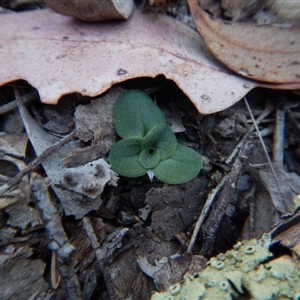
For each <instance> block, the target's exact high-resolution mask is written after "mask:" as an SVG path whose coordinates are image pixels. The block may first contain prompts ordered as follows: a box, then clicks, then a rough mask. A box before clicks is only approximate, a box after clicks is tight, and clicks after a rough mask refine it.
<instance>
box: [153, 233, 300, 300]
mask: <svg viewBox="0 0 300 300" xmlns="http://www.w3.org/2000/svg"><path fill="white" fill-rule="evenodd" d="M270 242H271V237H270V235H267V234H265V235H264V236H263V237H262V239H260V240H254V239H253V240H250V241H244V242H239V243H238V244H237V245H235V246H234V247H233V249H232V250H230V251H227V252H226V253H224V254H220V255H218V256H216V257H213V258H212V259H211V260H210V261H209V262H208V263H207V267H206V269H205V270H203V271H202V272H201V273H199V274H194V275H191V274H186V275H185V276H184V279H183V281H182V282H181V283H177V284H176V285H173V286H171V287H170V288H169V289H168V290H167V291H165V292H162V293H155V294H153V295H152V297H151V300H194V299H195V300H200V299H201V300H202V299H218V300H223V299H224V300H232V299H251V300H285V299H293V300H300V267H299V264H296V263H295V262H294V261H293V260H292V259H291V258H290V257H288V256H282V257H280V258H278V259H275V260H272V261H270V262H268V263H264V261H266V260H267V259H268V258H270V257H272V253H271V252H270V251H269V245H270Z"/></svg>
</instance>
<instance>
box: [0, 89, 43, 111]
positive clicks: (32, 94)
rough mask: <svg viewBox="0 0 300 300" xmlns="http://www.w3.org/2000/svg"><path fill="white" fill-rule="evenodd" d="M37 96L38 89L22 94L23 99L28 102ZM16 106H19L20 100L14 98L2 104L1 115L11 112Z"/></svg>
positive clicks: (0, 107)
mask: <svg viewBox="0 0 300 300" xmlns="http://www.w3.org/2000/svg"><path fill="white" fill-rule="evenodd" d="M37 97H38V93H37V91H31V92H29V93H28V94H26V95H24V96H22V100H23V102H24V103H28V102H30V101H32V100H33V99H35V98H37ZM16 107H18V100H13V101H10V102H9V103H7V104H4V105H1V106H0V115H3V114H5V113H8V112H10V111H12V110H14V109H15V108H16Z"/></svg>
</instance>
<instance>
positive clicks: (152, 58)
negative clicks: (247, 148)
mask: <svg viewBox="0 0 300 300" xmlns="http://www.w3.org/2000/svg"><path fill="white" fill-rule="evenodd" d="M0 27H1V31H0V64H1V73H0V84H5V83H7V82H10V81H13V80H17V79H25V80H27V81H28V82H29V83H30V84H31V85H33V86H34V87H35V88H37V89H38V91H39V94H40V97H41V101H42V102H44V103H49V104H56V103H57V102H58V100H59V98H60V97H61V96H62V95H64V94H69V93H73V92H79V93H81V94H83V95H87V96H96V95H99V94H101V93H103V92H104V91H106V90H107V89H109V88H110V87H111V86H112V85H113V84H115V83H118V82H122V81H125V80H127V79H132V78H136V77H143V76H149V77H155V76H157V75H160V74H163V75H165V76H166V77H167V78H168V79H171V80H173V81H174V82H176V84H177V85H178V86H179V87H180V88H181V90H182V91H183V92H184V93H185V94H186V95H187V96H188V97H189V98H190V99H191V100H192V101H193V103H194V104H195V106H196V107H197V109H198V110H199V111H200V112H201V113H203V114H208V113H213V112H215V111H220V110H223V109H225V108H226V107H228V106H231V105H232V104H234V103H236V102H237V101H238V100H239V99H241V98H242V97H243V96H244V95H245V94H246V93H248V92H249V90H251V89H252V88H254V87H255V86H256V83H255V82H252V81H250V80H248V79H244V78H241V77H239V76H236V75H234V74H232V72H231V71H229V70H227V69H226V68H225V67H223V66H222V65H221V64H219V63H218V62H217V61H216V60H215V59H214V58H213V57H212V56H211V55H210V54H209V52H208V51H207V50H206V47H205V45H204V44H203V42H202V41H201V39H200V38H199V35H198V34H197V33H196V32H195V31H193V30H192V29H191V28H189V27H187V26H186V25H185V24H183V23H181V22H179V21H177V20H174V19H173V18H170V17H167V16H164V15H159V14H154V13H142V12H140V11H139V10H136V11H135V12H134V14H133V16H132V17H131V18H130V19H129V20H127V21H124V22H121V21H114V22H109V23H95V24H94V23H93V24H92V23H82V22H78V21H76V20H74V19H72V18H70V17H66V16H62V15H59V14H56V13H54V12H51V11H49V10H40V11H33V12H26V13H19V14H11V15H3V16H1V19H0Z"/></svg>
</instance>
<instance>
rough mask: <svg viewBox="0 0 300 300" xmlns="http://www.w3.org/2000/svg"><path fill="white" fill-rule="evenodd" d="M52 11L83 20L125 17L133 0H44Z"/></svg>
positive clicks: (130, 11)
mask: <svg viewBox="0 0 300 300" xmlns="http://www.w3.org/2000/svg"><path fill="white" fill-rule="evenodd" d="M44 2H45V3H46V4H47V5H48V6H49V7H50V8H51V9H53V10H54V11H56V12H58V13H60V14H63V15H67V16H72V17H75V18H77V19H80V20H83V21H104V20H112V19H127V18H128V17H129V16H130V15H131V13H132V10H133V0H126V1H120V0H109V1H99V0H85V1H82V0H45V1H44Z"/></svg>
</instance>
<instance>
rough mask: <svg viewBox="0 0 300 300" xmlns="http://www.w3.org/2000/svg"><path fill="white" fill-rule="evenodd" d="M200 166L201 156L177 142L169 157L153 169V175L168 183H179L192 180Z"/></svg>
mask: <svg viewBox="0 0 300 300" xmlns="http://www.w3.org/2000/svg"><path fill="white" fill-rule="evenodd" d="M201 168H202V162H201V156H200V154H199V153H198V152H196V151H194V150H193V149H190V148H188V147H185V146H183V145H180V144H178V145H177V149H176V151H175V152H174V154H173V155H172V157H170V158H169V159H166V160H164V161H161V162H160V163H159V165H158V166H157V167H156V168H154V169H153V173H154V175H155V176H156V177H157V178H158V179H159V180H161V181H163V182H166V183H169V184H180V183H185V182H188V181H190V180H192V179H193V178H194V177H196V176H197V175H198V173H199V172H200V170H201Z"/></svg>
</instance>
